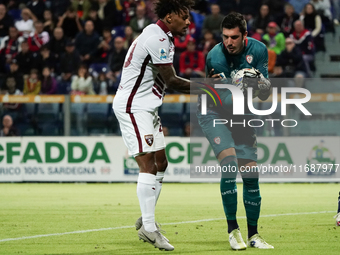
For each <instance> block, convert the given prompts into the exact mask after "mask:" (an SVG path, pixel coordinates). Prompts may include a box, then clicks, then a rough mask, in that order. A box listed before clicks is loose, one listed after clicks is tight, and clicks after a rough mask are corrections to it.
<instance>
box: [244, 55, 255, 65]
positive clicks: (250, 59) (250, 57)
mask: <svg viewBox="0 0 340 255" xmlns="http://www.w3.org/2000/svg"><path fill="white" fill-rule="evenodd" d="M246 60H247V62H248V64H251V62H253V55H247V56H246Z"/></svg>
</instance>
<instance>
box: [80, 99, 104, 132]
mask: <svg viewBox="0 0 340 255" xmlns="http://www.w3.org/2000/svg"><path fill="white" fill-rule="evenodd" d="M109 108H110V104H88V105H87V113H86V114H85V116H86V118H85V126H86V129H87V134H88V135H91V134H107V133H108V129H109V127H108V115H109Z"/></svg>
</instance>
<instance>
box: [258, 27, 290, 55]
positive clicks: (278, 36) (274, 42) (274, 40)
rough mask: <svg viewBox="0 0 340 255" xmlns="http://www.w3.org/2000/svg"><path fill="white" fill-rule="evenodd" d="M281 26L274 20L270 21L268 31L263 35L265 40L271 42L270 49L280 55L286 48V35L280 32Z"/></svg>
mask: <svg viewBox="0 0 340 255" xmlns="http://www.w3.org/2000/svg"><path fill="white" fill-rule="evenodd" d="M279 30H280V29H279V27H278V26H277V24H276V23H275V22H274V21H272V22H269V23H268V26H267V32H268V33H266V34H265V35H264V36H263V40H265V41H267V42H268V43H269V47H268V48H269V49H271V50H273V51H275V53H276V54H277V55H279V54H280V53H281V52H282V51H283V50H284V49H285V36H284V35H283V33H281V32H279Z"/></svg>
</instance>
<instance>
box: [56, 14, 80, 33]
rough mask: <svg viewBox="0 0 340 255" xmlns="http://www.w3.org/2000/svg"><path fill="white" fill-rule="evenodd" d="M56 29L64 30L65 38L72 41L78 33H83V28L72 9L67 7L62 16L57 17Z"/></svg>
mask: <svg viewBox="0 0 340 255" xmlns="http://www.w3.org/2000/svg"><path fill="white" fill-rule="evenodd" d="M57 27H61V28H62V29H63V30H64V34H65V36H66V37H67V38H70V39H73V38H74V37H75V36H76V35H77V34H78V33H79V32H81V31H83V27H82V25H81V22H80V20H79V17H78V15H77V12H76V11H75V9H74V8H73V7H69V8H68V9H67V11H66V12H65V13H64V14H63V16H60V17H59V22H58V24H57Z"/></svg>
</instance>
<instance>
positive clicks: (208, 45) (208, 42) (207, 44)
mask: <svg viewBox="0 0 340 255" xmlns="http://www.w3.org/2000/svg"><path fill="white" fill-rule="evenodd" d="M215 45H216V40H215V37H214V35H213V33H211V32H210V31H206V32H205V33H204V35H203V40H202V41H201V42H200V44H199V46H198V49H199V50H200V51H202V53H203V56H204V58H205V57H206V56H207V55H208V53H209V51H210V50H211V49H212V48H214V46H215Z"/></svg>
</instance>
